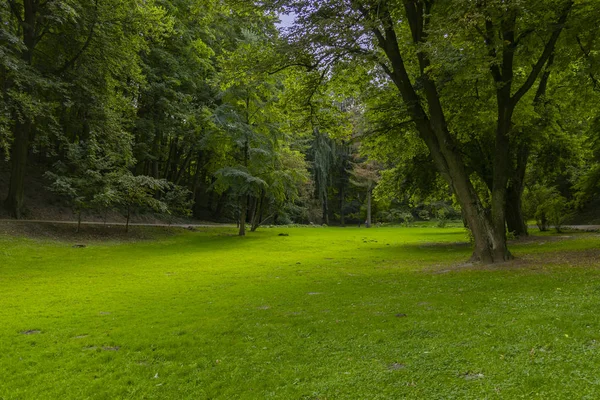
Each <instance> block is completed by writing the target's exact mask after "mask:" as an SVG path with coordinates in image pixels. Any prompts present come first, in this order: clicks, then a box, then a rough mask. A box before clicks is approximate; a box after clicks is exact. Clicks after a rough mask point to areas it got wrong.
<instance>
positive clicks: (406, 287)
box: [0, 227, 600, 399]
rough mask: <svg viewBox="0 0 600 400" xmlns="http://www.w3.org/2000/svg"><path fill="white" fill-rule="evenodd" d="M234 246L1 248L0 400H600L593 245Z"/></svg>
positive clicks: (458, 234)
mask: <svg viewBox="0 0 600 400" xmlns="http://www.w3.org/2000/svg"><path fill="white" fill-rule="evenodd" d="M234 233H235V230H233V229H207V230H204V231H201V232H185V233H182V234H181V235H177V236H172V237H167V238H163V239H160V240H156V241H142V242H136V243H116V242H113V243H94V242H92V243H90V244H89V245H88V247H87V248H73V247H72V244H73V243H66V242H59V241H41V240H32V239H23V238H11V237H8V236H0V399H85V398H94V399H115V398H134V399H140V398H148V399H213V398H218V399H237V398H241V399H269V398H276V399H399V398H419V399H441V398H443V399H485V398H489V399H494V398H499V399H500V398H501V399H516V398H526V399H531V398H539V399H575V398H577V399H597V398H600V372H599V371H600V352H599V350H600V268H598V267H599V266H600V260H599V259H598V257H600V250H599V248H600V236H599V235H598V234H585V235H584V234H562V236H565V235H566V236H569V237H566V238H558V239H560V240H557V237H556V236H552V235H546V236H542V237H538V238H537V239H536V240H529V241H524V242H520V243H515V244H513V245H512V246H511V249H512V250H513V253H514V254H515V255H516V256H517V257H518V259H517V260H516V261H514V262H511V263H508V264H505V265H502V266H497V267H496V266H495V267H478V266H470V265H469V264H464V262H465V261H466V260H467V259H468V257H469V255H470V249H469V247H468V246H467V245H466V244H465V243H464V240H465V239H464V238H465V236H464V232H463V230H461V229H458V228H446V229H437V228H430V227H419V228H373V229H369V230H367V229H364V228H363V229H358V228H273V229H263V230H261V231H259V232H257V233H254V234H250V235H249V236H248V237H245V238H239V237H237V236H235V235H234ZM279 233H288V234H289V236H278V234H279Z"/></svg>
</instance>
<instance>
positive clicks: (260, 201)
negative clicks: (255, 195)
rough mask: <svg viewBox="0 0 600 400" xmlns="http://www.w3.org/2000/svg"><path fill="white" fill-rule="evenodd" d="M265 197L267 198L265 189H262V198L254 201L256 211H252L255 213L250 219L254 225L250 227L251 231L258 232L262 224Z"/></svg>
mask: <svg viewBox="0 0 600 400" xmlns="http://www.w3.org/2000/svg"><path fill="white" fill-rule="evenodd" d="M264 198H265V194H264V191H263V190H261V193H260V198H259V199H257V200H256V201H255V202H254V211H253V213H252V214H253V215H252V218H251V219H250V220H251V221H252V227H251V228H250V232H256V230H257V229H258V227H259V226H260V222H261V219H262V207H263V202H264Z"/></svg>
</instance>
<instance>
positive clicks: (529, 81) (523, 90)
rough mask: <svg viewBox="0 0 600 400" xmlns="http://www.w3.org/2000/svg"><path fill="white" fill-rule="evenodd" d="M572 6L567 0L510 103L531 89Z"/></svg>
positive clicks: (519, 98) (516, 101)
mask: <svg viewBox="0 0 600 400" xmlns="http://www.w3.org/2000/svg"><path fill="white" fill-rule="evenodd" d="M572 7H573V0H569V2H568V3H567V5H566V7H565V9H564V10H563V12H562V14H561V16H560V18H559V19H558V22H557V28H556V29H555V30H554V32H552V36H550V40H548V42H547V43H546V46H544V51H543V52H542V55H541V56H540V58H539V59H538V61H537V63H536V64H535V65H534V66H533V69H532V70H531V72H530V73H529V76H528V77H527V80H526V81H525V82H524V83H523V85H522V86H521V87H520V88H519V90H517V92H516V93H515V94H514V95H513V96H512V97H511V103H512V104H513V105H516V104H517V103H518V102H519V100H521V98H522V97H523V96H524V95H525V93H527V92H528V91H529V89H531V87H532V86H533V84H534V83H535V81H536V79H537V77H538V76H539V74H540V72H542V69H543V68H544V64H546V62H547V61H548V59H549V58H550V56H551V55H552V53H553V52H554V48H555V47H556V42H558V38H559V36H560V33H561V32H562V30H563V28H564V26H565V23H566V22H567V17H568V16H569V12H570V11H571V8H572Z"/></svg>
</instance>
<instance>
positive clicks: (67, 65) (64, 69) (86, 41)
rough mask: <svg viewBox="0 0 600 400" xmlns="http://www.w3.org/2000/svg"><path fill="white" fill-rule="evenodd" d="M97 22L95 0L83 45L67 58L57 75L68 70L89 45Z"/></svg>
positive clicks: (96, 4)
mask: <svg viewBox="0 0 600 400" xmlns="http://www.w3.org/2000/svg"><path fill="white" fill-rule="evenodd" d="M97 22H98V0H96V1H95V2H94V21H93V22H92V26H91V27H90V32H89V34H88V37H87V39H86V40H85V43H84V44H83V46H82V47H81V49H79V51H78V52H77V54H75V55H74V56H73V58H71V59H70V60H68V61H67V62H66V63H65V64H64V65H63V66H62V68H60V69H59V70H58V71H57V72H56V73H57V74H58V75H61V74H63V73H64V72H65V71H66V70H68V69H69V68H71V67H72V66H73V65H74V64H75V62H76V61H77V60H78V59H79V57H81V55H82V54H83V53H84V52H85V51H86V50H87V48H88V47H89V45H90V43H91V42H92V37H93V36H94V28H95V27H96V23H97Z"/></svg>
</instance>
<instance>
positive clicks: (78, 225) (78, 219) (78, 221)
mask: <svg viewBox="0 0 600 400" xmlns="http://www.w3.org/2000/svg"><path fill="white" fill-rule="evenodd" d="M80 231H81V210H79V212H78V213H77V233H79V232H80Z"/></svg>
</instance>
